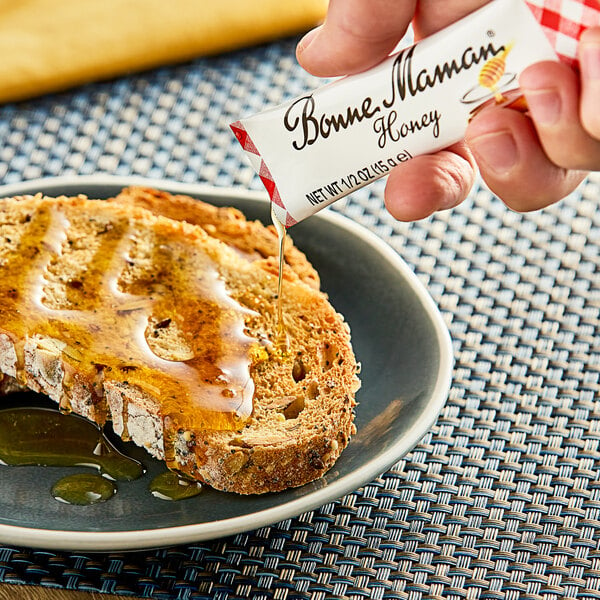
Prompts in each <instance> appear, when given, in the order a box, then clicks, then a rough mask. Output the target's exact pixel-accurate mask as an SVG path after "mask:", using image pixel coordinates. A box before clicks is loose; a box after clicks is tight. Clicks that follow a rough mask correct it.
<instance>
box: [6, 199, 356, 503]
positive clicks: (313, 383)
mask: <svg viewBox="0 0 600 600" xmlns="http://www.w3.org/2000/svg"><path fill="white" fill-rule="evenodd" d="M0 241H2V243H1V244H0V371H1V372H2V373H3V374H4V376H5V377H4V380H3V381H2V382H0V389H3V388H4V389H6V390H10V389H11V388H12V387H14V386H15V385H16V386H26V387H27V388H29V389H32V390H34V391H38V392H41V393H44V394H47V395H48V396H49V397H51V398H52V399H53V400H55V401H56V402H58V403H59V404H60V405H61V406H62V407H63V409H67V410H73V411H74V412H76V413H78V414H81V415H83V416H86V417H87V418H89V419H92V420H94V421H96V422H98V423H103V422H104V421H105V420H107V419H109V420H111V421H112V423H113V428H114V430H115V431H116V432H117V434H119V435H121V436H122V437H124V439H131V440H132V441H133V442H135V443H136V444H138V445H140V446H143V447H145V448H146V449H147V450H148V451H149V452H150V454H152V455H153V456H154V457H156V458H159V459H164V460H166V461H167V464H168V465H169V466H170V467H171V468H174V469H177V470H179V471H180V472H181V473H183V474H185V475H187V476H189V477H192V478H194V479H197V480H199V481H202V482H204V483H207V484H209V485H211V486H212V487H214V488H216V489H220V490H226V491H233V492H238V493H241V494H252V493H263V492H270V491H279V490H282V489H285V488H288V487H293V486H299V485H302V484H304V483H307V482H309V481H311V480H314V479H316V478H318V477H320V476H321V475H323V474H324V473H325V472H326V471H327V470H328V469H329V468H330V467H331V466H332V465H333V464H334V462H335V461H336V459H337V458H338V456H339V455H340V453H341V451H342V450H343V449H344V447H345V446H346V445H347V443H348V440H349V437H350V435H351V433H352V432H353V428H354V425H353V417H354V406H355V399H354V395H355V392H356V390H357V389H358V387H359V381H358V378H357V363H356V360H355V357H354V353H353V351H352V347H351V344H350V334H349V328H348V326H347V324H346V323H345V322H344V320H343V318H342V316H341V315H339V314H338V313H337V312H336V311H335V310H334V308H333V307H332V306H331V305H330V303H329V302H328V300H327V297H326V296H325V294H323V293H322V292H320V291H318V290H316V289H314V287H310V286H309V285H307V284H306V283H304V282H303V281H301V280H300V278H299V277H298V275H297V274H296V273H295V272H294V271H293V270H292V269H289V268H288V269H285V271H284V276H285V286H284V293H283V298H282V300H283V310H284V315H285V324H286V329H287V333H288V337H289V344H288V347H287V350H286V351H285V352H282V351H281V349H280V347H279V346H278V344H277V323H276V315H277V310H276V302H277V265H276V260H275V259H274V258H273V257H268V258H263V259H257V260H254V261H248V260H247V259H246V258H244V257H241V256H240V254H239V252H238V251H237V250H235V249H233V248H232V247H231V246H229V245H227V244H225V243H223V242H221V241H220V240H218V239H216V238H215V237H212V236H209V235H208V234H206V232H205V231H204V230H203V229H202V228H200V227H198V226H194V225H190V224H188V223H185V222H182V221H174V220H172V219H169V218H165V217H162V216H157V215H154V214H152V213H151V212H149V211H148V210H145V209H142V208H139V207H138V206H131V205H126V204H125V203H118V202H105V201H100V200H88V199H86V198H84V197H77V198H64V197H63V198H44V197H42V196H36V197H22V198H18V199H4V200H0ZM248 400H249V401H248Z"/></svg>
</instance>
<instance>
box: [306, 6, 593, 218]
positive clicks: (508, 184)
mask: <svg viewBox="0 0 600 600" xmlns="http://www.w3.org/2000/svg"><path fill="white" fill-rule="evenodd" d="M486 3H487V0H446V1H445V2H443V3H442V2H439V1H438V0H419V1H418V2H417V1H416V0H413V1H412V2H411V1H408V0H406V1H399V0H331V1H330V5H329V13H328V17H327V20H326V22H325V24H324V25H323V26H321V27H320V28H317V29H316V30H313V31H312V32H310V33H309V34H307V36H305V38H303V40H302V41H301V42H300V44H299V45H298V50H297V56H298V60H299V62H300V64H301V65H302V66H303V67H304V68H305V69H306V70H307V71H309V72H311V73H313V74H314V75H317V76H321V77H330V76H338V75H344V74H353V73H357V72H360V71H363V70H365V69H368V68H369V67H371V66H373V65H375V64H377V63H378V62H380V61H381V60H383V59H384V58H386V57H387V55H388V54H389V53H390V52H392V51H393V49H394V48H395V46H396V45H397V43H398V41H399V40H400V39H401V38H402V37H403V36H404V34H405V32H406V30H407V28H408V25H409V24H410V22H411V20H412V22H413V28H414V32H415V38H416V39H417V40H418V39H421V38H423V37H425V36H427V35H430V34H432V33H434V32H436V31H438V30H440V29H442V28H443V27H446V26H447V25H449V24H450V23H452V22H454V21H456V20H458V19H460V18H461V17H463V16H465V15H466V14H468V13H470V12H472V11H473V10H475V9H477V8H479V7H480V6H482V5H484V4H486ZM580 64H581V74H580V75H579V74H576V73H575V72H574V71H572V70H571V69H570V67H568V66H566V65H564V64H559V63H554V62H546V63H539V64H537V65H533V66H531V67H529V68H528V69H527V70H526V71H525V72H524V73H523V74H522V76H521V80H520V83H521V87H522V89H523V91H524V92H525V96H526V98H527V101H528V103H529V106H530V115H529V116H525V115H523V114H522V113H519V112H517V111H514V110H510V109H506V108H498V107H490V108H488V109H486V110H484V111H481V113H480V114H478V115H477V116H476V117H475V118H474V119H473V121H472V122H471V123H470V125H469V127H468V129H467V133H466V136H465V141H464V142H460V143H458V144H454V145H453V146H451V147H449V148H447V149H445V150H443V151H441V152H437V153H435V154H430V155H425V156H417V157H415V158H414V159H412V160H410V161H408V162H405V163H402V164H401V165H400V166H398V167H396V168H395V169H394V170H393V171H392V172H391V173H390V175H389V177H388V181H387V186H386V191H385V200H386V206H387V208H388V210H389V211H390V213H391V214H392V215H393V216H395V217H396V218H397V219H400V220H403V221H410V220H415V219H420V218H423V217H426V216H428V215H430V214H431V213H433V212H435V211H436V210H441V209H446V208H451V207H453V206H456V205H457V204H459V203H460V202H461V201H462V200H463V199H464V198H465V197H466V196H467V195H468V193H469V191H470V189H471V187H472V185H473V182H474V180H475V169H476V167H479V171H480V173H481V175H482V177H483V179H484V180H485V181H486V183H487V184H488V186H489V187H490V189H492V191H493V192H494V193H495V194H497V195H498V196H499V197H500V198H502V199H503V200H504V202H506V204H507V205H508V206H510V207H511V208H514V209H515V210H520V211H526V210H535V209H538V208H542V207H543V206H546V205H548V204H551V203H553V202H555V201H557V200H559V199H561V198H563V197H564V196H566V195H567V194H568V193H570V192H571V191H572V190H574V189H575V188H576V187H577V186H578V185H579V183H580V182H581V181H582V179H583V178H584V177H585V175H586V174H587V173H586V171H587V170H598V169H600V111H599V110H598V101H599V99H600V27H598V28H592V29H588V31H586V32H585V33H584V34H583V36H582V38H581V42H580ZM425 182H426V183H425Z"/></svg>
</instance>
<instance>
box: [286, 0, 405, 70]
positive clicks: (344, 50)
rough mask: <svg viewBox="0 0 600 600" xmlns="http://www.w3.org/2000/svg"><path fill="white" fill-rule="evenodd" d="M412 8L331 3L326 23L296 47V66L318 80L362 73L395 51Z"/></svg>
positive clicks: (389, 1)
mask: <svg viewBox="0 0 600 600" xmlns="http://www.w3.org/2000/svg"><path fill="white" fill-rule="evenodd" d="M414 7H415V0H402V1H398V0H330V3H329V9H328V12H327V19H326V21H325V23H324V24H323V25H322V26H321V27H318V28H317V29H314V30H313V31H311V32H309V33H308V34H307V35H306V36H305V37H304V38H303V39H302V40H301V41H300V43H299V44H298V48H297V50H296V56H297V58H298V62H299V63H300V64H301V65H302V67H303V68H304V69H306V70H307V71H308V72H309V73H312V74H313V75H317V76H318V77H333V76H338V75H349V74H353V73H358V72H360V71H364V70H365V69H368V68H369V67H372V66H373V65H375V64H377V63H378V62H381V61H382V60H383V59H384V58H386V57H387V55H388V54H389V53H390V52H391V51H392V50H393V49H394V47H395V46H396V44H397V43H398V42H399V41H400V39H401V38H402V36H403V35H404V34H405V33H406V29H407V27H408V25H409V23H410V21H411V19H412V16H413V12H414Z"/></svg>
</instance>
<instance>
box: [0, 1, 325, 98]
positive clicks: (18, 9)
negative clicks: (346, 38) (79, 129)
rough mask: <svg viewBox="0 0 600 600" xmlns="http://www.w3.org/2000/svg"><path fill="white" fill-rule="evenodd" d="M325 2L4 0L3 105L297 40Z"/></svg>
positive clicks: (0, 25)
mask: <svg viewBox="0 0 600 600" xmlns="http://www.w3.org/2000/svg"><path fill="white" fill-rule="evenodd" d="M326 9H327V0H0V102H7V101H13V100H20V99H24V98H28V97H32V96H37V95H40V94H44V93H47V92H53V91H57V90H62V89H65V88H68V87H71V86H74V85H77V84H81V83H85V82H89V81H97V80H100V79H106V78H110V77H114V76H118V75H122V74H124V73H127V72H131V71H137V70H141V69H147V68H151V67H156V66H158V65H163V64H171V63H176V62H180V61H185V60H190V59H192V58H194V57H198V56H203V55H208V54H215V53H218V52H224V51H228V50H233V49H236V48H241V47H244V46H249V45H252V44H257V43H261V42H266V41H269V40H273V39H276V38H278V37H283V36H286V35H292V34H295V33H298V32H301V31H304V30H306V29H309V28H310V27H312V26H314V25H316V24H317V23H319V22H320V21H322V20H323V19H324V17H325V12H326Z"/></svg>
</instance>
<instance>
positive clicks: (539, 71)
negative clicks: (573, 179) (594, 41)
mask: <svg viewBox="0 0 600 600" xmlns="http://www.w3.org/2000/svg"><path fill="white" fill-rule="evenodd" d="M598 48H599V51H600V46H598ZM588 67H589V65H588ZM592 68H593V67H592ZM596 68H597V69H598V70H600V61H599V62H598V65H597V66H596ZM598 81H599V82H600V79H599V80H598ZM520 86H521V89H522V90H523V92H524V93H525V98H526V99H527V104H528V106H529V111H530V113H531V118H532V119H533V122H534V125H535V128H536V131H537V134H538V137H539V140H540V143H541V145H542V147H543V149H544V151H545V153H546V155H547V156H548V158H549V159H550V161H552V162H553V163H554V164H556V165H558V166H560V167H564V168H570V169H599V168H600V128H599V127H598V125H599V120H598V113H599V112H600V93H598V92H597V90H596V91H595V92H596V93H594V89H593V87H594V85H593V84H592V85H591V86H590V85H587V86H585V87H586V92H585V95H584V96H581V99H582V105H581V106H582V112H581V118H580V83H579V77H578V75H577V73H575V72H574V71H573V70H572V69H570V68H569V67H567V66H566V65H564V64H561V63H558V62H544V63H538V64H536V65H533V66H531V67H529V68H528V69H526V70H525V71H524V72H523V74H522V75H521V78H520ZM590 88H592V89H590ZM593 96H595V98H593ZM592 103H595V108H592V107H591V106H590V105H591V104H592ZM586 124H587V129H586ZM588 129H589V131H588ZM594 131H595V132H596V136H597V137H594Z"/></svg>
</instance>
